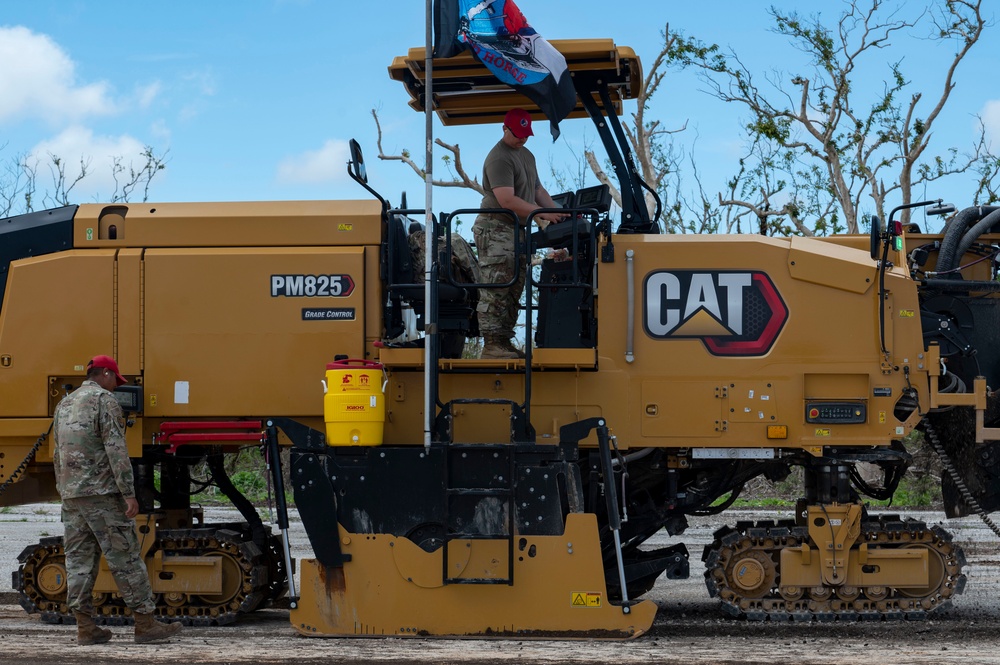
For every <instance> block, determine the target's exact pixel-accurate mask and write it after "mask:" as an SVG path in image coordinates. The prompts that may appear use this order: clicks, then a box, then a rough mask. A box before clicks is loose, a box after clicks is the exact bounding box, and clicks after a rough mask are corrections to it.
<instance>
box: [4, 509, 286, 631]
mask: <svg viewBox="0 0 1000 665" xmlns="http://www.w3.org/2000/svg"><path fill="white" fill-rule="evenodd" d="M270 539H271V542H269V543H268V546H267V547H265V548H263V550H262V548H261V547H259V546H258V544H257V543H255V542H254V541H253V539H252V537H251V530H250V528H249V527H248V525H246V524H241V523H236V524H221V525H214V526H213V525H206V526H199V527H195V528H190V529H167V530H159V531H157V534H156V541H155V542H154V544H153V546H152V548H151V549H150V550H149V553H148V555H147V561H149V560H150V559H151V558H153V557H154V556H156V555H158V554H162V556H163V557H165V558H166V557H170V556H185V557H200V558H205V559H211V558H218V559H221V562H220V563H221V570H222V585H221V591H220V592H219V593H218V594H212V595H207V594H185V593H179V592H172V593H155V591H156V588H155V586H154V597H155V600H156V614H157V616H159V617H162V618H167V619H173V620H179V621H180V622H181V623H183V624H185V625H189V626H222V625H226V624H231V623H233V622H235V621H236V620H237V619H238V618H239V617H240V616H241V615H243V614H247V613H249V612H252V611H254V610H255V609H257V608H259V607H262V606H263V605H265V604H266V603H268V602H269V601H272V600H274V599H275V598H276V597H278V596H279V595H280V594H281V592H282V591H284V589H285V572H286V571H285V566H284V563H283V561H282V560H281V554H280V552H281V543H280V537H278V536H271V537H270ZM275 541H277V542H275ZM18 561H19V562H20V566H19V567H18V570H16V571H15V572H14V574H13V586H14V590H15V591H17V592H18V596H19V598H18V600H19V602H20V604H21V606H22V607H23V608H24V609H25V611H27V612H28V613H29V614H35V613H40V614H41V616H42V621H44V622H46V623H57V624H58V623H75V619H74V618H73V615H72V613H71V612H70V611H69V608H68V607H67V605H66V568H65V552H64V550H63V539H62V537H58V536H56V537H49V538H43V539H42V540H41V541H40V542H38V543H36V544H34V545H29V546H28V547H26V548H25V549H24V551H23V552H22V553H21V555H20V556H19V557H18ZM94 608H95V614H96V617H97V622H98V623H101V624H107V625H128V624H131V623H132V621H133V619H132V615H131V611H130V610H129V609H128V608H127V607H126V606H125V603H124V602H123V601H122V598H121V596H119V595H118V594H117V593H97V594H95V596H94Z"/></svg>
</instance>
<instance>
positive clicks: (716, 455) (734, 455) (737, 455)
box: [691, 448, 774, 459]
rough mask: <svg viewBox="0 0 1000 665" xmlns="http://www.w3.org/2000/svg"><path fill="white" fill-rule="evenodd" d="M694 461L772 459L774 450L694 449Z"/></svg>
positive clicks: (692, 455)
mask: <svg viewBox="0 0 1000 665" xmlns="http://www.w3.org/2000/svg"><path fill="white" fill-rule="evenodd" d="M691 457H693V458H694V459H774V448H695V449H693V450H692V451H691Z"/></svg>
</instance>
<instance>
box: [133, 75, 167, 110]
mask: <svg viewBox="0 0 1000 665" xmlns="http://www.w3.org/2000/svg"><path fill="white" fill-rule="evenodd" d="M162 87H163V86H162V85H160V82H159V81H154V82H153V83H150V84H149V85H143V86H138V87H136V89H135V96H136V101H137V103H138V104H139V108H143V109H146V108H149V107H150V106H151V105H152V103H153V100H155V99H156V97H157V95H159V94H160V90H161V89H162Z"/></svg>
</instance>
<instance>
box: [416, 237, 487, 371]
mask: <svg viewBox="0 0 1000 665" xmlns="http://www.w3.org/2000/svg"><path fill="white" fill-rule="evenodd" d="M426 236H427V234H426V232H425V231H424V230H423V229H420V230H419V231H414V232H413V233H411V234H410V235H409V237H408V238H407V240H408V242H409V244H410V256H411V259H412V262H413V280H414V281H415V282H417V283H423V281H424V266H425V265H426V261H425V259H426V258H427V256H426V254H425V252H426V242H427V241H426ZM444 246H445V242H444V238H443V237H441V238H439V239H438V242H437V247H436V248H435V250H436V251H438V252H441V251H443V250H444ZM438 272H439V275H438V280H439V281H440V282H442V283H447V281H448V267H447V266H438ZM451 277H452V279H454V280H455V281H456V282H458V283H459V284H476V283H478V282H479V281H480V279H481V276H480V273H479V264H478V263H477V261H476V255H475V253H473V251H472V246H471V245H470V244H469V242H468V241H467V240H466V239H465V238H463V237H462V236H460V235H458V234H452V236H451ZM467 290H468V291H470V292H471V297H470V302H469V303H468V305H469V307H470V308H471V315H470V316H469V330H470V333H469V336H470V337H473V336H476V335H478V330H479V329H478V325H477V323H476V306H477V305H478V304H479V290H478V289H471V288H470V289H467ZM465 337H466V336H465V335H464V334H461V333H454V332H452V333H442V336H441V339H440V340H439V341H440V344H441V346H440V353H441V357H442V358H461V357H462V352H463V350H464V348H465Z"/></svg>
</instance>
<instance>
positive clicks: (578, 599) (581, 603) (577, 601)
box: [570, 591, 601, 607]
mask: <svg viewBox="0 0 1000 665" xmlns="http://www.w3.org/2000/svg"><path fill="white" fill-rule="evenodd" d="M570 605H572V606H573V607H600V606H601V594H599V593H586V592H583V591H574V592H573V593H571V594H570Z"/></svg>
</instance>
